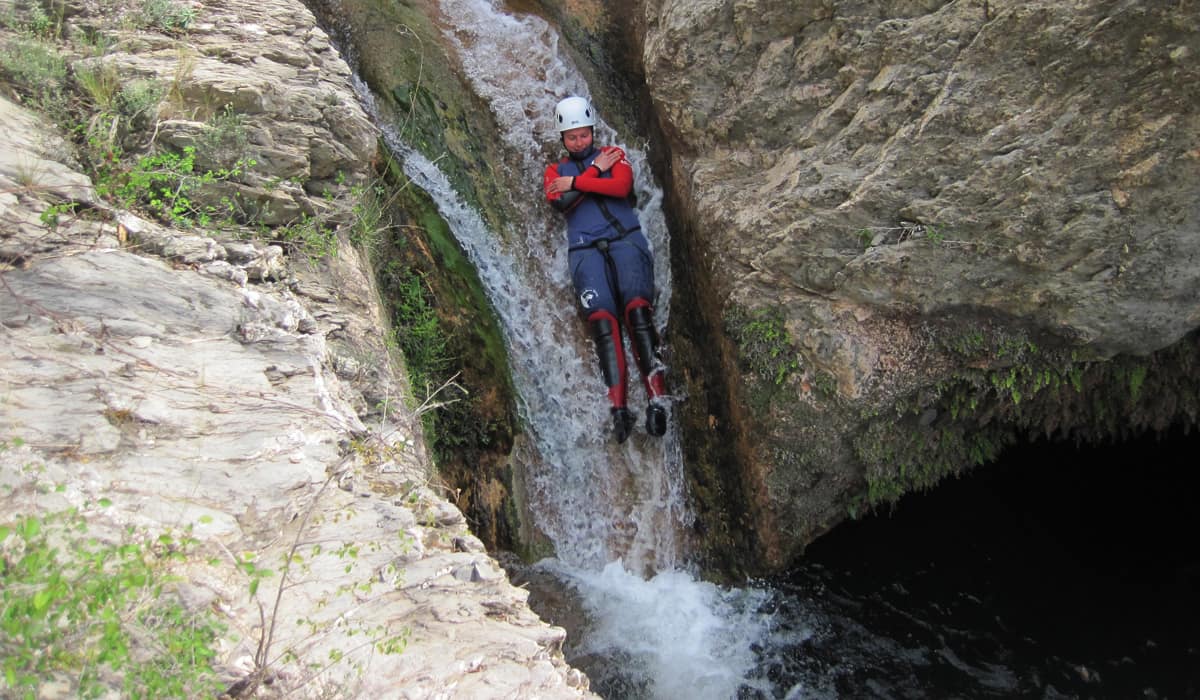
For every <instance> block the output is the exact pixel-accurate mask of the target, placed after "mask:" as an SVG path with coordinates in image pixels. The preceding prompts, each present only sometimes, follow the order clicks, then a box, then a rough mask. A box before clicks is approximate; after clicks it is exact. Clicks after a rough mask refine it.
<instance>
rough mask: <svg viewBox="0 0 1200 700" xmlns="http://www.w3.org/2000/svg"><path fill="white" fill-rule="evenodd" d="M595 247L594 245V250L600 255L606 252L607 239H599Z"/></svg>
mask: <svg viewBox="0 0 1200 700" xmlns="http://www.w3.org/2000/svg"><path fill="white" fill-rule="evenodd" d="M595 245H596V250H598V251H600V252H601V253H606V252H608V239H607V238H601V239H600V240H598V241H596V243H595Z"/></svg>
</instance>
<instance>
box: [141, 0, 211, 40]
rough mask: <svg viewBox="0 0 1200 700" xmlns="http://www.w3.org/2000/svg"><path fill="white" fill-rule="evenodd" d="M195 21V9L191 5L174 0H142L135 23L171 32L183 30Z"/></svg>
mask: <svg viewBox="0 0 1200 700" xmlns="http://www.w3.org/2000/svg"><path fill="white" fill-rule="evenodd" d="M195 21H196V10H195V8H193V7H192V6H191V5H188V4H184V3H182V2H176V1H175V0H144V2H142V8H141V14H140V15H139V16H138V22H137V24H138V25H139V26H141V27H153V28H157V29H161V30H163V31H164V32H167V33H168V34H171V33H177V32H183V31H185V30H186V29H187V28H188V27H190V26H191V25H192V22H195Z"/></svg>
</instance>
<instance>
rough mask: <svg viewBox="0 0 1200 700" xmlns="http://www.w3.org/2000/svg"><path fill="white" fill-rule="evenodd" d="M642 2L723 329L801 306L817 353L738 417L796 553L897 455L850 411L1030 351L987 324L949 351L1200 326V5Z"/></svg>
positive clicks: (1132, 348) (731, 363)
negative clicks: (870, 457) (737, 320)
mask: <svg viewBox="0 0 1200 700" xmlns="http://www.w3.org/2000/svg"><path fill="white" fill-rule="evenodd" d="M642 9H643V11H644V12H643V14H642V15H641V16H640V19H639V31H640V35H641V36H642V37H643V40H642V41H643V43H642V56H643V60H644V70H645V81H646V87H647V90H648V92H649V95H650V97H651V99H652V102H653V108H654V112H655V114H656V116H657V118H658V119H659V120H660V123H661V127H662V130H663V132H664V133H665V134H666V137H667V139H668V141H669V151H670V171H669V172H670V176H669V182H668V185H669V188H670V189H671V191H672V193H673V195H674V202H675V207H676V215H677V217H678V219H679V220H680V221H681V222H682V223H683V229H684V230H682V231H680V232H679V233H677V234H676V235H677V236H681V237H683V238H684V239H686V245H687V246H688V248H687V250H688V251H689V255H690V256H691V257H692V259H691V260H689V261H688V262H689V263H690V264H691V265H693V266H695V267H694V268H693V269H694V270H696V273H695V274H696V276H697V279H699V280H701V281H700V282H699V283H698V286H699V288H700V289H702V290H704V291H706V292H707V293H708V294H710V295H711V299H712V300H713V305H714V306H715V309H716V310H715V311H713V312H712V313H714V314H715V318H714V319H710V326H717V325H720V324H724V325H725V328H724V330H726V331H728V330H729V326H730V317H731V316H732V315H733V312H734V310H736V309H742V310H750V312H753V311H755V310H767V309H773V310H780V311H781V321H782V325H783V328H784V329H786V331H787V334H788V338H789V347H790V351H792V352H794V353H795V356H796V358H797V365H798V368H797V372H795V373H794V375H786V374H785V375H781V377H780V379H779V381H778V384H779V385H780V386H779V387H777V388H773V389H772V391H773V392H775V393H774V397H775V398H774V399H773V403H772V404H771V407H770V408H769V409H765V410H759V409H753V408H752V409H750V410H749V412H748V413H745V414H743V418H742V420H741V422H740V424H739V425H740V430H741V431H742V432H743V433H746V432H750V433H753V441H754V443H755V444H753V445H747V446H746V447H745V449H744V451H743V458H742V464H743V468H744V471H745V473H744V475H743V476H744V477H745V480H746V481H747V482H749V483H750V486H749V487H748V488H749V489H750V490H751V491H753V492H755V493H756V494H757V495H756V496H754V497H752V500H754V499H757V501H758V506H759V508H760V512H759V513H758V516H757V527H759V528H760V529H761V531H762V533H761V534H762V535H763V537H764V539H766V540H769V541H771V542H770V543H768V544H767V545H766V546H767V548H768V549H772V548H774V549H773V551H774V552H775V555H777V556H783V555H784V554H785V553H792V554H794V553H795V552H797V551H798V550H799V548H800V547H802V545H803V542H804V541H806V540H809V539H811V538H812V537H813V536H815V534H818V533H819V532H821V531H822V530H823V529H825V528H826V527H828V526H829V525H831V524H833V523H835V522H837V521H838V520H840V519H843V518H845V517H846V515H847V511H848V508H847V505H848V504H853V503H854V501H855V498H856V497H857V496H856V494H859V495H861V494H863V493H864V492H865V491H866V488H867V484H868V483H869V482H870V481H871V476H872V475H871V473H870V472H871V470H884V471H886V470H887V469H888V466H887V464H886V463H884V462H880V463H877V464H874V465H870V464H868V463H867V461H866V460H864V457H863V453H864V449H863V446H862V445H861V444H859V445H858V446H853V445H852V444H851V443H852V442H853V438H854V434H855V432H856V431H860V434H861V430H862V429H863V425H864V424H863V423H862V422H861V421H857V422H856V420H855V419H851V418H850V417H849V416H850V415H851V414H857V415H859V416H863V415H870V414H877V413H878V412H879V411H882V410H892V408H893V406H894V403H893V402H894V401H896V400H897V398H898V397H908V398H909V399H911V402H913V403H916V404H917V405H918V413H919V412H920V411H919V408H920V404H921V402H922V401H926V403H927V405H928V402H929V401H930V400H931V399H930V398H929V395H931V394H934V393H937V392H938V391H940V390H939V389H935V387H937V386H939V384H938V383H939V382H943V381H946V380H948V379H951V378H954V377H961V376H963V372H964V371H965V370H966V369H969V368H974V369H979V370H985V369H996V368H1001V367H1004V366H1006V365H1012V364H1013V363H1014V362H1015V361H1016V360H1014V359H1013V356H1012V354H1011V353H1010V354H1009V355H1008V357H1007V358H1006V357H1004V353H1002V352H999V351H997V350H996V347H995V346H994V344H991V343H990V341H985V340H980V341H978V342H979V345H980V346H983V345H988V346H989V348H990V349H991V350H992V352H990V353H962V352H960V353H957V354H955V353H953V352H950V353H948V352H946V348H947V347H952V346H955V345H956V343H962V342H967V341H964V339H967V338H970V339H972V340H971V341H970V342H976V340H975V339H983V338H990V337H991V336H990V335H989V334H991V333H993V332H994V333H996V334H999V335H1006V336H1008V337H1019V338H1022V339H1023V340H1022V342H1025V343H1027V347H1034V346H1036V347H1039V348H1045V347H1050V346H1056V347H1062V348H1069V349H1071V350H1072V351H1073V352H1075V353H1076V354H1077V355H1078V356H1086V357H1089V358H1092V359H1096V360H1104V359H1106V358H1112V357H1114V356H1118V355H1122V354H1128V355H1144V354H1148V353H1152V352H1154V351H1158V350H1160V349H1162V348H1164V347H1168V346H1171V345H1172V344H1174V343H1176V342H1177V341H1179V340H1180V339H1181V338H1183V337H1185V335H1186V334H1188V333H1189V332H1190V331H1192V330H1194V329H1196V328H1197V326H1198V325H1200V265H1198V264H1197V263H1200V235H1197V231H1198V230H1200V196H1197V191H1198V189H1200V149H1198V148H1197V141H1196V134H1197V133H1200V14H1198V13H1197V12H1196V9H1195V8H1194V7H1192V6H1190V5H1188V4H1179V3H1142V2H1107V1H1100V0H1095V1H1093V0H1085V1H1084V2H1076V3H1061V2H1050V1H1038V0H1035V1H1033V2H1025V1H1021V2H1009V1H1003V0H1002V1H994V0H993V1H990V2H942V1H939V0H910V1H907V2H887V3H884V2H870V1H854V0H847V1H839V0H833V1H830V0H811V1H809V0H805V1H801V2H783V1H778V0H706V1H705V2H691V1H685V0H646V2H644V3H643V8H642ZM681 268H683V269H687V268H685V267H684V266H683V265H680V264H677V265H676V266H675V269H677V270H679V269H681ZM710 330H711V331H712V332H713V333H719V332H720V331H721V330H722V329H720V328H715V327H713V328H710ZM738 342H740V343H741V345H740V346H739V347H737V348H735V349H734V350H733V351H731V354H730V355H729V356H727V366H726V367H725V369H726V370H728V371H730V372H732V373H734V374H736V370H735V369H734V368H735V367H738V366H740V367H741V369H742V372H743V373H742V375H741V381H740V382H739V381H737V380H732V381H733V385H732V386H733V388H732V389H731V390H730V391H731V392H732V393H731V397H732V400H733V401H735V402H738V401H743V400H747V399H746V396H745V395H746V393H747V392H749V391H750V390H749V389H747V385H748V384H750V383H751V380H750V379H749V378H748V374H749V373H748V372H746V364H745V362H744V360H745V355H746V352H747V347H746V342H745V338H744V337H743V338H741V340H740V341H739V340H737V339H735V345H737V343H738ZM959 347H960V349H961V345H960V346H959ZM739 353H741V355H740V356H741V358H742V360H743V361H742V362H741V363H740V365H739V362H738V361H737V359H736V358H737V357H738V356H739ZM965 354H970V355H971V357H969V358H967V357H964V355H965ZM985 355H986V356H985ZM968 365H969V366H970V367H968ZM768 383H770V382H768ZM822 383H824V384H825V388H826V389H827V391H825V392H820V391H817V389H818V388H819V387H820V385H821V384H822ZM922 391H924V392H925V393H926V395H925V396H924V398H922V395H921V392H922ZM739 396H740V397H741V398H739ZM1018 398H1019V397H1018ZM847 405H852V406H853V408H852V409H847V408H846V406H847ZM804 407H807V408H804ZM884 407H887V408H884ZM804 411H807V412H806V413H804V416H805V418H804V419H803V420H800V419H798V416H799V415H800V414H801V413H802V412H804ZM734 413H737V410H736V409H735V410H734ZM900 413H904V411H900ZM834 416H837V417H836V418H835V417H834ZM927 418H928V416H927ZM822 421H825V428H826V430H825V431H824V432H823V433H822V432H821V431H820V429H819V428H817V427H814V426H813V423H814V422H816V423H820V422H822ZM798 422H799V423H803V425H798V424H797V423H798ZM928 423H929V421H928V420H927V421H926V425H927V424H928ZM835 426H836V430H835V429H834V427H835ZM919 427H920V426H919ZM801 435H803V442H804V443H805V444H803V445H801V444H798V443H799V442H801V439H800V436H801ZM743 440H745V437H744V435H743ZM785 443H786V444H785ZM818 443H819V444H818ZM781 445H782V446H783V448H782V449H776V448H780V447H781ZM788 455H790V456H791V457H789V456H788ZM796 455H801V456H800V457H799V458H798V459H793V458H795V457H796ZM789 464H790V465H791V466H789ZM797 464H800V465H802V466H797ZM893 464H894V462H893ZM800 472H804V475H803V476H801V474H800Z"/></svg>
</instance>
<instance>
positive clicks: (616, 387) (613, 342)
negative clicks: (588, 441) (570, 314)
mask: <svg viewBox="0 0 1200 700" xmlns="http://www.w3.org/2000/svg"><path fill="white" fill-rule="evenodd" d="M589 323H590V325H591V327H592V340H594V341H595V343H596V359H597V360H598V361H599V363H600V375H601V376H602V377H603V378H604V385H605V386H607V387H608V400H609V402H610V403H611V404H612V420H613V434H614V435H616V438H617V442H618V443H621V442H625V441H626V440H628V439H629V435H630V434H631V433H633V425H634V423H636V422H637V419H635V418H634V417H633V414H632V413H630V412H629V409H628V408H626V407H625V381H626V375H625V355H624V351H623V350H622V349H621V329H620V328H619V327H618V326H617V321H616V319H614V318H613V317H612V316H610V315H608V314H604V315H602V316H597V317H594V318H592V319H590V320H589Z"/></svg>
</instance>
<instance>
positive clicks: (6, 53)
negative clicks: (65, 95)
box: [0, 38, 67, 99]
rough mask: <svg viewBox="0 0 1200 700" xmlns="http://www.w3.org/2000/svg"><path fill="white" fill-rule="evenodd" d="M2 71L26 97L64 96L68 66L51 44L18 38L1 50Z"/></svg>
mask: <svg viewBox="0 0 1200 700" xmlns="http://www.w3.org/2000/svg"><path fill="white" fill-rule="evenodd" d="M0 68H2V69H3V71H4V73H5V74H6V75H8V76H9V77H10V78H11V79H12V81H13V82H14V83H16V84H17V86H18V87H19V88H20V89H21V90H22V92H24V93H25V94H28V95H31V96H33V97H34V98H35V99H37V98H45V97H46V96H47V95H50V94H52V93H61V92H62V89H63V85H64V83H65V82H66V78H67V64H66V61H64V60H63V58H62V56H60V55H58V52H57V51H56V50H55V49H54V47H53V46H52V45H50V44H47V43H46V42H44V41H39V40H37V39H29V38H18V39H12V40H9V41H8V42H6V43H5V44H4V46H3V48H0Z"/></svg>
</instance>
